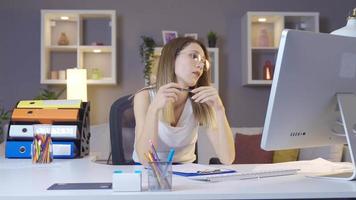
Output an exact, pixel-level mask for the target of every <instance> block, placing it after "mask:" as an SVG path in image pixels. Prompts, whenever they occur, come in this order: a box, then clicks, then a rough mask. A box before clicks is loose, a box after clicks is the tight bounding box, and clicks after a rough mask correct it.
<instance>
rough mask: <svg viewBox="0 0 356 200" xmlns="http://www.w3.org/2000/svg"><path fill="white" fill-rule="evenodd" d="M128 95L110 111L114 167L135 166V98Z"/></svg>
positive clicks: (115, 103) (114, 104) (113, 105)
mask: <svg viewBox="0 0 356 200" xmlns="http://www.w3.org/2000/svg"><path fill="white" fill-rule="evenodd" d="M130 96H131V95H126V96H123V97H121V98H119V99H118V100H116V101H115V102H114V103H113V104H112V105H111V109H110V116H109V122H110V123H109V125H110V141H111V155H112V164H113V165H133V164H134V161H133V160H132V152H133V151H134V141H135V116H134V111H133V98H130V99H129V97H130Z"/></svg>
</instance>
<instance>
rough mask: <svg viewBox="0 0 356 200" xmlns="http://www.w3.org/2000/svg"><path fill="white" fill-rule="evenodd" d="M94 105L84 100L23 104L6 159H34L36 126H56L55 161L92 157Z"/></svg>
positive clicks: (15, 112)
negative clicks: (34, 131) (92, 111)
mask: <svg viewBox="0 0 356 200" xmlns="http://www.w3.org/2000/svg"><path fill="white" fill-rule="evenodd" d="M89 111H90V104H89V102H82V101H81V100H34V101H28V100H26V101H20V102H18V104H17V106H16V108H15V109H14V110H13V113H12V116H11V120H10V126H9V129H8V132H7V139H6V148H5V156H6V158H31V144H32V140H33V127H32V125H33V124H52V128H51V137H52V141H53V157H54V158H76V157H84V156H86V155H88V154H89V143H90V142H89V141H90V120H89Z"/></svg>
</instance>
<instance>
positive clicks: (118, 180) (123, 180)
mask: <svg viewBox="0 0 356 200" xmlns="http://www.w3.org/2000/svg"><path fill="white" fill-rule="evenodd" d="M112 189H113V191H115V192H141V190H142V171H141V170H135V171H134V172H133V173H132V172H131V173H126V172H123V171H121V170H116V171H114V173H113V176H112Z"/></svg>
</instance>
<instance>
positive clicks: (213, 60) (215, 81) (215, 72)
mask: <svg viewBox="0 0 356 200" xmlns="http://www.w3.org/2000/svg"><path fill="white" fill-rule="evenodd" d="M161 52H162V47H156V48H155V49H154V56H153V57H154V58H153V67H152V75H151V76H152V77H151V81H153V82H154V80H155V74H156V73H157V68H158V61H159V57H160V56H161ZM208 53H209V57H210V64H211V82H212V85H213V86H214V87H215V88H216V90H218V91H219V48H208Z"/></svg>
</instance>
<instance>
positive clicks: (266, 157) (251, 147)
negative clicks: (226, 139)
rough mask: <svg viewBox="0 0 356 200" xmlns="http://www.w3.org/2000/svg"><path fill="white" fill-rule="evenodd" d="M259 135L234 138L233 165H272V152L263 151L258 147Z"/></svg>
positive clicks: (239, 135)
mask: <svg viewBox="0 0 356 200" xmlns="http://www.w3.org/2000/svg"><path fill="white" fill-rule="evenodd" d="M261 137H262V135H261V134H258V135H244V134H241V133H236V136H235V153H236V154H235V161H234V163H235V164H256V163H272V158H273V151H265V150H262V149H261V147H260V144H261Z"/></svg>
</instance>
